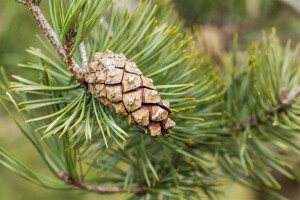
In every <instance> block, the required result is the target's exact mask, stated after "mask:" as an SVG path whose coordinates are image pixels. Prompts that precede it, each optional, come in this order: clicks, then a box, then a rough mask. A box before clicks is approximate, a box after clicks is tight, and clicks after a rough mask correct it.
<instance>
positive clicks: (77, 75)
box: [21, 0, 84, 83]
mask: <svg viewBox="0 0 300 200" xmlns="http://www.w3.org/2000/svg"><path fill="white" fill-rule="evenodd" d="M21 3H23V4H24V5H26V6H27V8H28V10H29V11H30V13H31V15H32V16H33V18H34V19H35V21H36V22H37V24H38V26H39V27H40V29H41V30H42V32H43V33H44V35H45V36H46V37H47V38H48V40H49V41H50V43H51V44H52V45H53V47H54V49H55V50H56V52H57V53H58V55H59V56H60V58H61V60H62V61H63V62H64V63H65V64H66V65H67V67H68V70H69V71H70V72H71V74H72V76H73V77H74V79H75V80H76V81H78V82H79V83H84V73H83V70H82V68H81V67H80V66H79V65H78V64H77V63H76V61H75V60H74V59H73V58H72V55H71V54H69V53H67V52H66V49H64V47H63V46H62V45H61V44H60V42H59V39H58V37H57V35H56V33H55V32H54V30H53V28H52V27H51V26H50V24H49V22H48V21H47V19H46V18H45V16H44V14H43V13H42V11H41V9H40V7H39V6H38V3H35V1H33V0H22V1H21Z"/></svg>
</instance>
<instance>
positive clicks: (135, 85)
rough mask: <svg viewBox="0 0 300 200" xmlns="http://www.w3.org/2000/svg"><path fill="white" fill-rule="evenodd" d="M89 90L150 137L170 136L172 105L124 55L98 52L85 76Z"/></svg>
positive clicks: (173, 123) (173, 124) (172, 122)
mask: <svg viewBox="0 0 300 200" xmlns="http://www.w3.org/2000/svg"><path fill="white" fill-rule="evenodd" d="M85 81H86V82H87V84H88V89H89V91H90V92H91V94H92V95H94V96H95V97H96V98H97V99H98V100H99V101H101V102H102V103H103V104H104V105H106V106H109V107H112V108H114V110H115V112H116V113H117V114H120V115H122V116H124V117H127V118H128V122H129V124H130V125H134V124H137V125H139V126H140V127H142V128H143V129H144V130H145V131H146V133H150V134H151V136H159V135H164V136H168V135H169V134H170V129H171V128H172V127H174V126H175V122H174V121H172V120H171V119H169V118H168V114H169V113H170V108H169V107H170V103H169V102H167V101H163V100H161V98H160V95H159V93H158V92H157V91H156V90H155V86H154V85H153V80H152V79H150V78H146V77H144V76H143V75H142V72H141V71H140V70H139V69H138V68H137V66H136V64H135V63H134V62H130V61H128V60H127V59H126V57H125V56H124V55H123V54H114V53H113V52H112V51H109V50H107V51H106V52H104V53H100V52H97V53H95V55H94V59H93V61H92V62H91V63H90V64H89V67H88V69H87V71H86V73H85Z"/></svg>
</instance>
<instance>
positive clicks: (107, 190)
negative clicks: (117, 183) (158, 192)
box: [58, 171, 145, 195]
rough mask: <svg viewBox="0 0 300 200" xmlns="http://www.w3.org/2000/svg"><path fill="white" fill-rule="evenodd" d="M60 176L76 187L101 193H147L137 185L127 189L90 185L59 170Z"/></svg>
mask: <svg viewBox="0 0 300 200" xmlns="http://www.w3.org/2000/svg"><path fill="white" fill-rule="evenodd" d="M58 175H59V177H60V178H62V179H63V180H64V182H65V183H66V184H67V185H69V186H71V187H72V188H74V189H81V190H86V191H89V192H96V193H100V194H115V193H133V194H136V195H143V194H144V193H145V191H144V189H143V188H141V187H136V188H133V189H125V188H120V187H103V186H96V185H89V184H86V183H84V182H82V181H76V180H74V179H73V178H72V177H71V176H70V175H69V174H68V173H66V172H62V171H61V172H59V174H58Z"/></svg>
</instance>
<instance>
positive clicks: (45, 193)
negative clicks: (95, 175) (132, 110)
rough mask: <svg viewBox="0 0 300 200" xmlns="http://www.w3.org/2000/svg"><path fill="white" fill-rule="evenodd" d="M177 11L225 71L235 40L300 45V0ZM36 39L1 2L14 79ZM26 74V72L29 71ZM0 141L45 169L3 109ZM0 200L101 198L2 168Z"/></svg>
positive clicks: (294, 194)
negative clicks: (270, 34)
mask: <svg viewBox="0 0 300 200" xmlns="http://www.w3.org/2000/svg"><path fill="white" fill-rule="evenodd" d="M173 3H175V9H176V12H178V13H179V15H180V16H181V17H182V18H183V19H184V20H185V26H186V27H187V28H192V29H194V35H195V38H196V46H198V47H199V48H203V49H205V51H207V53H209V54H211V56H212V57H213V58H214V61H215V65H216V67H222V62H223V61H222V60H223V59H224V56H226V52H230V50H231V48H232V44H233V38H234V35H235V34H236V33H238V35H239V46H240V50H241V51H243V50H247V49H249V47H250V45H251V43H252V42H253V41H256V40H260V38H261V33H262V31H264V30H265V31H270V30H271V28H272V27H275V28H276V29H277V33H278V36H279V37H280V39H281V42H282V43H283V44H284V43H286V42H287V40H288V39H291V40H292V41H293V45H295V44H296V43H297V42H299V41H300V0H174V1H173ZM36 34H40V31H39V29H38V28H37V26H36V25H35V23H34V21H33V20H32V18H31V16H30V15H29V14H28V12H27V10H26V9H25V8H24V6H22V5H21V4H18V3H16V1H15V0H1V1H0V65H1V66H4V67H5V69H6V71H7V72H8V73H9V74H18V73H20V71H19V70H18V69H17V67H16V66H17V64H18V63H26V62H28V61H30V59H31V58H30V57H29V54H27V53H26V51H25V50H26V48H28V47H30V46H35V47H38V46H39V41H38V40H37V38H36V36H35V35H36ZM25 73H26V72H25ZM0 142H1V144H3V145H4V146H6V147H9V149H10V151H11V152H12V153H13V154H17V155H19V157H20V158H21V160H22V161H24V162H25V163H31V164H33V165H35V166H38V168H39V170H40V171H44V170H46V169H45V168H46V166H44V165H43V163H41V162H40V160H39V159H36V158H37V157H38V155H37V154H36V153H35V152H34V149H33V148H32V147H31V145H30V144H29V142H27V141H26V139H25V138H24V137H23V136H22V135H21V133H20V132H19V131H18V129H17V127H16V126H15V125H14V124H13V122H12V120H10V119H9V117H8V116H7V115H6V114H5V113H4V111H3V110H1V109H0ZM278 178H279V180H280V182H281V183H282V185H283V189H282V191H281V192H282V194H284V195H285V196H286V197H287V198H288V199H291V200H300V187H299V184H298V183H297V182H296V181H293V180H287V179H285V178H284V177H278ZM224 190H226V191H227V192H228V195H227V196H224V199H225V200H227V199H228V200H260V199H261V200H263V199H265V198H264V197H263V196H262V195H260V194H256V193H254V192H252V191H250V190H248V189H246V188H245V187H243V186H241V185H238V184H235V183H233V182H232V181H230V180H228V182H227V184H226V186H225V187H224ZM0 199H7V200H35V199H44V200H48V199H49V200H50V199H57V200H60V199H73V200H94V199H99V196H98V195H96V194H83V193H79V192H57V191H51V190H47V189H43V188H40V187H38V186H35V185H33V184H31V183H28V182H26V181H25V180H23V179H21V178H19V177H18V176H16V175H14V174H13V173H11V172H9V171H7V170H4V169H3V168H0ZM101 199H122V197H120V196H109V197H105V196H101Z"/></svg>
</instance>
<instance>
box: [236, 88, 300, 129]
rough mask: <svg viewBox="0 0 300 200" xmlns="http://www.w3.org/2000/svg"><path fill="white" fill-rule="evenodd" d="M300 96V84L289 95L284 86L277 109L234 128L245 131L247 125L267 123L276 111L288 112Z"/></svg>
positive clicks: (278, 112) (254, 126)
mask: <svg viewBox="0 0 300 200" xmlns="http://www.w3.org/2000/svg"><path fill="white" fill-rule="evenodd" d="M299 96H300V86H298V87H297V88H296V90H295V91H294V92H293V93H292V94H291V95H290V97H288V95H287V89H286V88H285V87H283V88H282V89H281V101H280V104H279V105H278V106H277V108H276V109H274V110H273V111H266V112H265V113H263V114H262V117H258V116H254V117H251V118H249V119H246V120H244V121H242V122H240V123H238V124H237V125H236V126H235V127H234V130H238V131H244V130H245V129H246V128H247V127H250V128H257V127H258V126H259V125H261V124H264V123H266V122H267V121H268V120H269V118H270V116H274V115H275V114H276V113H277V114H280V113H282V112H285V113H286V112H288V109H289V108H290V107H291V106H292V105H293V104H294V103H295V102H296V100H297V98H298V97H299Z"/></svg>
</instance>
